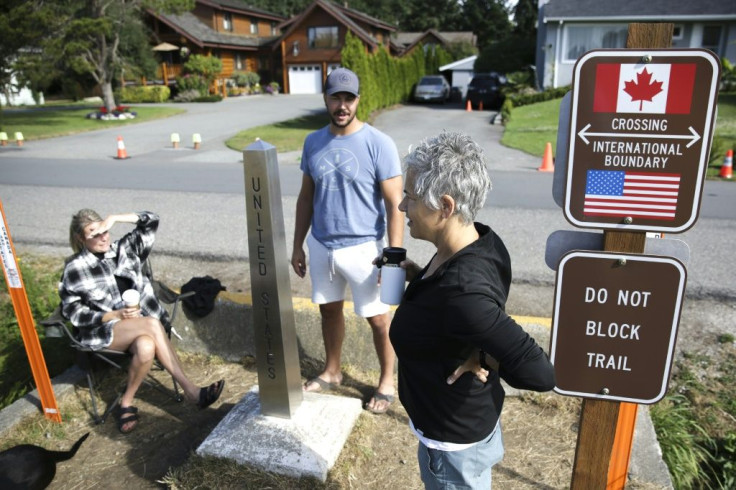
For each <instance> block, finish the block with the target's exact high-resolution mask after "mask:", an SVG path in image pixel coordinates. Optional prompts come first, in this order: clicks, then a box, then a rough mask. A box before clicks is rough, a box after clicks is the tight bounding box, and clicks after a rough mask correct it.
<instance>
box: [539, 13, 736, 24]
mask: <svg viewBox="0 0 736 490" xmlns="http://www.w3.org/2000/svg"><path fill="white" fill-rule="evenodd" d="M727 20H728V21H730V20H736V15H668V16H666V17H662V16H661V15H607V16H605V17H601V16H581V17H544V19H543V21H542V22H544V23H545V24H546V23H547V22H601V21H611V22H616V21H619V22H620V21H626V22H639V21H649V22H652V21H656V22H663V21H665V22H683V21H701V22H702V21H727Z"/></svg>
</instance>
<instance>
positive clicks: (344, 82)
mask: <svg viewBox="0 0 736 490" xmlns="http://www.w3.org/2000/svg"><path fill="white" fill-rule="evenodd" d="M338 92H347V93H349V94H353V95H355V96H359V95H360V81H359V80H358V75H356V74H355V73H353V72H352V71H350V70H348V69H347V68H336V69H334V70H332V72H330V74H329V75H327V81H326V82H325V94H327V95H332V94H336V93H338Z"/></svg>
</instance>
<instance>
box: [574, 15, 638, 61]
mask: <svg viewBox="0 0 736 490" xmlns="http://www.w3.org/2000/svg"><path fill="white" fill-rule="evenodd" d="M627 32H628V26H627V25H626V24H603V25H567V26H565V31H564V41H563V44H562V57H563V61H567V62H574V61H576V60H577V59H578V58H579V57H580V56H581V55H582V54H583V53H585V52H586V51H590V50H591V49H600V48H624V47H626V36H627Z"/></svg>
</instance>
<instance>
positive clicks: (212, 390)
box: [197, 379, 225, 409]
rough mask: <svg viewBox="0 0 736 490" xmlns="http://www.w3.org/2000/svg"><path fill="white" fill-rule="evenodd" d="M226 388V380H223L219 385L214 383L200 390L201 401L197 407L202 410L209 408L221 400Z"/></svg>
mask: <svg viewBox="0 0 736 490" xmlns="http://www.w3.org/2000/svg"><path fill="white" fill-rule="evenodd" d="M224 387H225V380H224V379H221V380H220V381H218V382H217V383H212V384H211V385H209V386H208V387H206V388H201V389H200V390H199V401H198V402H197V406H198V407H199V408H201V409H204V408H207V407H209V406H210V405H212V404H213V403H215V402H216V401H217V399H218V398H220V394H221V393H222V389H223V388H224Z"/></svg>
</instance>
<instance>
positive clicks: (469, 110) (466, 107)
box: [465, 100, 473, 112]
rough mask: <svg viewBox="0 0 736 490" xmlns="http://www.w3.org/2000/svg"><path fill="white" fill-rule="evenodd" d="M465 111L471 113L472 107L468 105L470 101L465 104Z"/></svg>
mask: <svg viewBox="0 0 736 490" xmlns="http://www.w3.org/2000/svg"><path fill="white" fill-rule="evenodd" d="M465 110H466V111H467V112H473V106H472V105H470V100H468V103H467V104H465Z"/></svg>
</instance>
